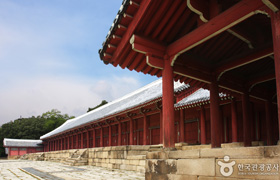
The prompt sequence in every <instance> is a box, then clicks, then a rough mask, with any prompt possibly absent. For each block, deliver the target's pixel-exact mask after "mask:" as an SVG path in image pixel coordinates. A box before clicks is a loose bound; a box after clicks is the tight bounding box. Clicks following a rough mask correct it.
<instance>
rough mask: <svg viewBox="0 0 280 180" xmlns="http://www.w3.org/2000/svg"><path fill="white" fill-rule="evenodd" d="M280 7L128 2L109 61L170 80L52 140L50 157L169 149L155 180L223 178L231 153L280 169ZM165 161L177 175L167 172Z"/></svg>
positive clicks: (76, 122) (258, 1) (268, 2)
mask: <svg viewBox="0 0 280 180" xmlns="http://www.w3.org/2000/svg"><path fill="white" fill-rule="evenodd" d="M279 10H280V1H278V0H226V1H222V0H176V1H174V0H124V1H123V3H122V6H121V8H120V10H119V12H118V14H117V16H116V18H115V20H114V22H113V24H112V26H111V28H110V30H109V32H108V35H107V37H106V39H105V41H104V43H103V45H102V48H101V49H100V50H99V55H100V59H101V60H102V61H103V62H104V64H106V65H113V66H114V67H116V68H122V69H129V70H130V71H135V72H136V73H144V74H149V75H151V76H157V77H160V79H159V80H157V81H155V82H152V83H151V84H149V85H147V86H145V87H143V88H140V89H138V90H136V91H135V92H132V93H130V94H128V95H126V96H124V97H122V98H120V99H117V100H115V101H112V102H110V103H108V104H106V105H104V106H102V107H100V108H98V109H96V110H94V111H91V112H89V113H87V114H84V115H82V116H80V117H76V118H75V119H71V120H68V121H67V122H66V123H64V124H63V125H61V126H60V127H59V128H57V129H55V130H53V131H51V132H49V133H48V134H45V135H43V136H42V137H41V140H42V141H43V144H44V151H45V152H53V151H64V150H71V149H86V148H98V147H107V148H103V150H104V151H106V152H107V150H108V149H110V148H111V147H112V148H111V149H110V151H111V150H112V151H113V147H121V146H122V147H123V146H127V147H128V146H131V147H134V146H137V147H138V146H139V147H140V145H141V146H143V147H144V146H148V145H150V148H151V147H154V146H153V145H155V146H157V145H159V146H161V147H162V149H161V152H158V153H152V152H151V154H150V155H149V153H148V154H147V157H146V156H145V158H147V160H146V169H145V172H146V179H158V178H163V177H164V178H167V177H168V178H170V177H171V176H172V177H173V176H174V178H175V176H176V177H179V176H180V177H184V178H187V179H188V178H190V179H191V178H194V179H195V178H198V177H200V176H203V177H204V176H205V177H215V176H221V177H222V176H224V174H223V172H220V171H219V168H216V167H219V166H218V165H217V166H215V167H214V166H213V164H215V163H216V161H218V160H219V159H221V160H222V159H223V158H224V156H225V157H226V155H228V156H230V158H233V159H235V161H236V162H237V163H238V160H236V159H240V158H245V159H246V158H249V159H250V160H249V159H248V161H250V162H252V163H251V164H257V163H256V162H255V161H254V160H252V159H256V158H259V159H263V160H264V161H267V162H268V161H269V160H273V163H274V165H273V167H275V168H274V169H273V168H272V171H273V170H275V171H276V170H277V169H276V167H277V166H276V164H277V163H276V162H278V167H279V156H278V155H277V154H279V152H280V150H279V146H277V144H279V142H280V141H279V133H280V131H279V128H280V123H279V120H280V106H279V104H280V11H279ZM180 143H181V145H180V146H184V148H178V144H180ZM204 145H205V146H208V147H209V149H207V150H205V151H204V150H203V149H201V148H203V147H205V146H204ZM109 147H110V148H109ZM188 147H192V148H188ZM197 147H201V148H197ZM224 147H230V148H232V147H239V148H236V149H234V150H229V149H227V148H224ZM266 148H269V149H266ZM184 149H185V150H187V151H186V152H181V151H183V150H184ZM115 150H116V148H115ZM176 150H180V151H178V152H177V153H179V154H180V153H181V156H179V155H172V154H174V151H175V152H176ZM149 151H152V150H149ZM197 151H198V154H199V155H197V154H195V153H196V152H197ZM93 152H96V151H95V150H93ZM249 152H250V153H249ZM272 152H273V153H272ZM184 153H185V154H184ZM192 153H194V154H192ZM267 153H268V154H267ZM93 154H94V153H93ZM89 156H90V155H89ZM94 157H95V158H97V156H94ZM175 157H176V158H175ZM250 157H253V158H250ZM268 157H269V158H270V159H269V158H268ZM103 158H105V157H103ZM149 159H150V160H149ZM158 159H160V160H161V161H160V162H163V165H162V166H164V167H171V166H172V167H176V170H174V171H172V172H171V171H170V172H169V171H168V172H166V171H164V172H163V171H160V170H159V169H164V168H162V166H161V165H160V163H158V162H159V161H158ZM186 159H188V160H186ZM171 160H172V161H171ZM228 160H229V159H228V158H224V162H227V161H228ZM155 161H156V162H157V163H154V162H155ZM104 162H105V160H104ZM92 163H95V165H97V163H101V162H97V161H96V162H95V160H94V158H93V160H92ZM188 163H189V164H188ZM191 163H192V164H193V163H198V164H199V166H197V168H196V169H192V167H190V166H188V165H190V164H191ZM273 163H272V164H273ZM109 164H110V163H109ZM111 164H113V165H112V167H115V166H114V164H115V163H111ZM147 164H148V165H147ZM202 164H205V166H207V167H209V169H210V170H207V171H205V169H203V168H202V167H203V165H202ZM208 164H209V166H208ZM239 164H241V163H240V162H239ZM158 166H160V168H155V167H158ZM212 166H213V168H214V169H211V168H212ZM117 167H119V166H117ZM183 167H189V169H192V171H188V170H185V169H182V168H183ZM239 167H241V166H238V168H239ZM180 168H181V169H180ZM234 168H235V170H234V172H235V173H236V171H237V170H238V169H237V166H235V167H234ZM171 169H172V168H171ZM239 170H240V169H239ZM278 170H279V169H278ZM159 171H160V172H159ZM235 173H233V174H230V175H232V176H233V177H234V178H236V179H238V178H240V177H239V176H238V174H235ZM253 177H254V176H251V175H250V176H246V177H244V176H243V177H242V178H249V179H250V178H253ZM164 178H163V179H164ZM262 178H263V177H262ZM273 178H274V177H273ZM277 178H279V176H277ZM171 179H172V178H171ZM264 179H265V178H264Z"/></svg>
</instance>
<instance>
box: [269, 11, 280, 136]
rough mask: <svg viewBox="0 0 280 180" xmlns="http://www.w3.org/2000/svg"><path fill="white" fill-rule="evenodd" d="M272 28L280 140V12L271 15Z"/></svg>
mask: <svg viewBox="0 0 280 180" xmlns="http://www.w3.org/2000/svg"><path fill="white" fill-rule="evenodd" d="M270 16H271V27H272V36H273V38H272V39H273V49H274V64H275V78H276V91H277V105H278V126H279V127H278V128H279V139H280V50H279V49H280V11H278V12H277V13H273V12H272V13H271V14H270Z"/></svg>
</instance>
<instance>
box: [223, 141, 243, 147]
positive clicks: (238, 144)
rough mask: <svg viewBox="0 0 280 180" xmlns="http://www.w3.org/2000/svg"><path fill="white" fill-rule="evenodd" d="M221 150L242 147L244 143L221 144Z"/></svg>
mask: <svg viewBox="0 0 280 180" xmlns="http://www.w3.org/2000/svg"><path fill="white" fill-rule="evenodd" d="M221 147H222V148H234V147H244V142H233V143H224V144H221Z"/></svg>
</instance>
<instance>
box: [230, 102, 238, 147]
mask: <svg viewBox="0 0 280 180" xmlns="http://www.w3.org/2000/svg"><path fill="white" fill-rule="evenodd" d="M231 129H232V130H231V131H232V142H237V141H238V137H237V111H236V101H235V99H232V101H231Z"/></svg>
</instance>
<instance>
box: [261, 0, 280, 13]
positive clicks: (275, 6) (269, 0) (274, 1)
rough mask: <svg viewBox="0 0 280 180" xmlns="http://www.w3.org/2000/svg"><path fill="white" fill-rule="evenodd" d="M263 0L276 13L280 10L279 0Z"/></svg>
mask: <svg viewBox="0 0 280 180" xmlns="http://www.w3.org/2000/svg"><path fill="white" fill-rule="evenodd" d="M262 2H263V3H264V4H265V5H266V6H267V7H268V8H269V9H271V10H272V11H273V12H275V13H276V12H278V11H279V10H280V1H279V0H262Z"/></svg>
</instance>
